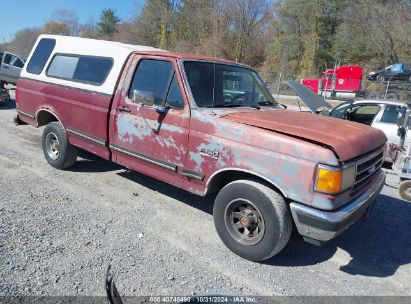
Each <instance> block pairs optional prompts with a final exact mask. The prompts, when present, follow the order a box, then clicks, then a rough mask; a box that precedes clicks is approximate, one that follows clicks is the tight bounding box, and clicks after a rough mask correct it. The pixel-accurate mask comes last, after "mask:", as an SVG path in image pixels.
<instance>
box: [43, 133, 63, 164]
mask: <svg viewBox="0 0 411 304" xmlns="http://www.w3.org/2000/svg"><path fill="white" fill-rule="evenodd" d="M46 150H47V154H48V156H49V157H50V158H51V159H53V160H56V159H57V158H59V156H60V150H59V140H58V138H57V136H56V134H54V133H48V134H47V136H46Z"/></svg>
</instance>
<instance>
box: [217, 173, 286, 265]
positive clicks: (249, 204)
mask: <svg viewBox="0 0 411 304" xmlns="http://www.w3.org/2000/svg"><path fill="white" fill-rule="evenodd" d="M213 216H214V224H215V227H216V229H217V233H218V234H219V236H220V238H221V240H222V241H223V243H224V244H225V245H226V246H227V247H228V248H229V249H230V250H231V251H232V252H234V253H235V254H237V255H239V256H241V257H243V258H245V259H247V260H251V261H263V260H266V259H268V258H270V257H272V256H274V255H276V254H277V253H279V252H280V251H281V250H282V249H283V248H284V247H285V245H286V244H287V243H288V240H289V239H290V235H291V229H292V218H291V213H290V210H289V208H288V206H287V204H286V202H285V201H284V198H283V197H282V196H281V195H280V194H279V193H277V192H276V191H274V190H273V189H271V188H270V187H268V186H266V185H265V184H263V183H260V182H258V181H254V180H238V181H234V182H232V183H230V184H228V185H226V186H225V187H224V188H223V189H222V190H221V191H220V192H219V193H218V195H217V197H216V200H215V203H214V210H213Z"/></svg>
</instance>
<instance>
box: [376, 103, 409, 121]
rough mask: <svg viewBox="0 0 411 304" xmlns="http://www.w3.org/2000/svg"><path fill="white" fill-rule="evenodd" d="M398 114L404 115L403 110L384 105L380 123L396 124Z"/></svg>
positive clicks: (394, 106) (398, 107)
mask: <svg viewBox="0 0 411 304" xmlns="http://www.w3.org/2000/svg"><path fill="white" fill-rule="evenodd" d="M399 113H403V114H405V109H401V108H400V106H396V105H386V106H385V110H384V113H383V114H382V117H381V120H380V122H383V123H389V124H396V123H397V118H398V114H399Z"/></svg>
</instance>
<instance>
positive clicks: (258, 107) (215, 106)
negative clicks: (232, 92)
mask: <svg viewBox="0 0 411 304" xmlns="http://www.w3.org/2000/svg"><path fill="white" fill-rule="evenodd" d="M235 107H250V108H254V109H257V110H260V109H261V107H260V106H259V105H248V104H247V105H246V104H235V103H227V104H219V105H214V106H211V105H210V106H208V108H235Z"/></svg>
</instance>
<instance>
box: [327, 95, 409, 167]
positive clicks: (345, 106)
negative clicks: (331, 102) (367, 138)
mask: <svg viewBox="0 0 411 304" xmlns="http://www.w3.org/2000/svg"><path fill="white" fill-rule="evenodd" d="M404 103H405V102H404V101H398V100H396V101H394V100H357V101H354V102H352V101H348V102H344V103H342V104H340V105H338V106H336V107H335V108H334V109H332V110H331V111H330V112H328V113H327V112H322V114H324V115H328V116H330V117H335V118H342V119H346V120H350V121H355V122H358V123H362V124H366V125H369V126H372V127H374V128H377V129H380V130H381V131H383V132H384V133H385V136H387V139H388V141H387V142H388V143H393V144H399V143H400V137H399V136H398V134H397V129H398V126H397V118H398V114H399V113H400V112H401V113H405V108H403V107H402V106H403V105H404ZM409 143H411V138H410V137H408V138H406V141H405V146H408V144H409ZM385 160H386V161H388V162H392V160H391V158H390V157H389V155H388V154H386V159H385Z"/></svg>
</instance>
